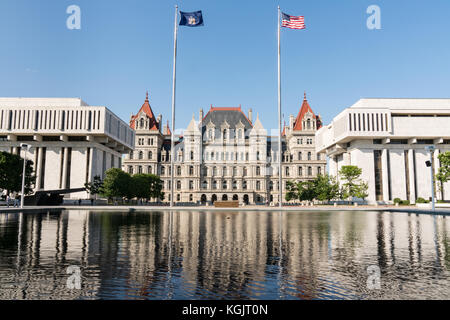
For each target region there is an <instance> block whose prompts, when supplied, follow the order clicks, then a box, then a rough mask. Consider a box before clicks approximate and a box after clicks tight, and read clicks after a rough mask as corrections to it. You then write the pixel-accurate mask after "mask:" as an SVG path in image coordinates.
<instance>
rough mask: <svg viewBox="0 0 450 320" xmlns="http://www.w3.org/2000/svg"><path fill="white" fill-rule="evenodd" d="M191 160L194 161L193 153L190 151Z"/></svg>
mask: <svg viewBox="0 0 450 320" xmlns="http://www.w3.org/2000/svg"><path fill="white" fill-rule="evenodd" d="M191 160H194V151H191Z"/></svg>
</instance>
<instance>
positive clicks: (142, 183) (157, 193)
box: [132, 173, 164, 200]
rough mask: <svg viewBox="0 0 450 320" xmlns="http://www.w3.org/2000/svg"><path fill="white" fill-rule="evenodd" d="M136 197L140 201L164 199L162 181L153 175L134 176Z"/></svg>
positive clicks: (133, 182)
mask: <svg viewBox="0 0 450 320" xmlns="http://www.w3.org/2000/svg"><path fill="white" fill-rule="evenodd" d="M132 185H133V189H134V196H135V197H136V198H139V199H147V200H150V199H151V198H159V199H164V193H163V192H162V181H161V178H160V177H159V176H156V175H153V174H143V173H142V174H135V175H133V176H132Z"/></svg>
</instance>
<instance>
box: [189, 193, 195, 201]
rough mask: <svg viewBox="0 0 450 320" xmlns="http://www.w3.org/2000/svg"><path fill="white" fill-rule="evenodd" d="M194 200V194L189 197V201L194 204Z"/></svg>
mask: <svg viewBox="0 0 450 320" xmlns="http://www.w3.org/2000/svg"><path fill="white" fill-rule="evenodd" d="M193 200H194V196H193V195H192V194H190V195H189V201H190V202H192V201H193Z"/></svg>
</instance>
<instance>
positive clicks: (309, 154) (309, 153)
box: [308, 152, 311, 160]
mask: <svg viewBox="0 0 450 320" xmlns="http://www.w3.org/2000/svg"><path fill="white" fill-rule="evenodd" d="M308 160H311V152H308Z"/></svg>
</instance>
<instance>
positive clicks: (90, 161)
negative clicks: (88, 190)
mask: <svg viewBox="0 0 450 320" xmlns="http://www.w3.org/2000/svg"><path fill="white" fill-rule="evenodd" d="M93 162H94V148H91V153H90V154H89V168H88V170H89V171H88V182H89V181H92V179H93V178H94V177H93V176H92V165H93Z"/></svg>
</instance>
